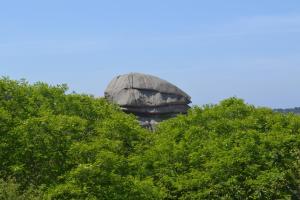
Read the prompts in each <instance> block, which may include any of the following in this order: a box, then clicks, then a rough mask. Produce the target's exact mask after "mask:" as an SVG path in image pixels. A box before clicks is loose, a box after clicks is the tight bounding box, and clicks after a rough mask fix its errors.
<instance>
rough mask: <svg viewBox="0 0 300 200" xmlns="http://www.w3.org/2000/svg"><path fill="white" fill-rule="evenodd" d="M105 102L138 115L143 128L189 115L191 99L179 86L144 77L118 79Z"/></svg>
mask: <svg viewBox="0 0 300 200" xmlns="http://www.w3.org/2000/svg"><path fill="white" fill-rule="evenodd" d="M105 98H106V99H108V100H109V101H111V102H113V103H116V104H118V105H120V106H121V108H122V109H123V110H124V111H125V112H128V113H133V114H135V115H137V116H138V117H139V119H140V121H141V123H142V124H143V123H147V122H149V123H150V122H151V121H152V123H156V122H159V121H162V120H164V119H167V118H170V117H173V116H176V115H177V114H179V113H186V112H187V110H188V109H189V106H188V104H189V103H191V97H190V96H189V95H187V94H186V93H185V92H183V91H182V90H181V89H179V88H178V87H176V86H175V85H173V84H171V83H169V82H167V81H165V80H162V79H160V78H158V77H155V76H152V75H146V74H140V73H130V74H125V75H121V76H117V77H115V78H114V79H113V80H112V81H111V82H110V83H109V85H108V87H107V89H106V90H105Z"/></svg>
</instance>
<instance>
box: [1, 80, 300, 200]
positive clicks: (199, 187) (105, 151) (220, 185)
mask: <svg viewBox="0 0 300 200" xmlns="http://www.w3.org/2000/svg"><path fill="white" fill-rule="evenodd" d="M66 91H67V87H66V86H65V85H60V86H49V85H47V84H44V83H36V84H33V85H30V84H28V83H27V82H26V81H24V80H22V81H13V80H10V79H8V78H2V79H0V200H1V199H16V200H26V199H48V200H50V199H57V200H58V199H65V200H67V199H80V200H81V199H299V198H300V196H299V195H300V188H299V186H300V149H299V148H300V117H299V116H296V115H293V114H288V115H283V114H280V113H275V112H273V111H272V110H270V109H267V108H255V107H254V106H251V105H247V104H245V103H244V102H243V101H242V100H240V99H237V98H230V99H226V100H224V101H222V102H220V104H218V105H206V106H203V107H194V108H192V109H190V111H189V113H188V114H187V115H180V116H178V117H176V118H174V119H171V120H167V121H165V122H163V123H161V124H160V125H159V126H158V127H157V130H156V131H155V132H149V131H147V130H145V129H143V128H141V127H140V126H139V124H138V122H137V120H136V119H135V117H134V116H132V115H127V114H125V113H123V112H122V111H120V109H119V108H118V107H117V106H115V105H111V104H110V103H108V102H106V101H105V100H104V99H101V98H95V97H93V96H88V95H79V94H66Z"/></svg>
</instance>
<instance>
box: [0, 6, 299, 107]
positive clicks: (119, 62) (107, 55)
mask: <svg viewBox="0 0 300 200" xmlns="http://www.w3.org/2000/svg"><path fill="white" fill-rule="evenodd" d="M128 72H142V73H149V74H153V75H157V76H159V77H162V78H164V79H166V80H169V81H170V82H172V83H174V84H176V85H178V86H179V87H180V88H182V89H183V90H185V91H186V92H187V93H189V94H190V95H191V96H192V100H193V103H194V104H198V105H202V104H207V103H217V102H218V101H220V100H222V99H224V98H227V97H231V96H236V97H240V98H243V99H245V100H246V102H248V103H251V104H254V105H257V106H268V107H283V108H285V107H295V106H300V92H299V86H300V78H299V75H300V1H299V0H286V1H282V0H244V1H241V0H226V1H224V0H209V1H208V0H207V1H204V0H185V1H183V0H180V1H179V0H126V1H125V0H112V1H108V0H107V1H101V0H86V1H79V0H72V1H71V0H51V1H50V0H48V1H46V0H45V1H40V0H35V1H34V0H26V1H22V0H19V1H16V0H9V1H4V0H2V1H1V0H0V75H3V76H9V77H10V78H12V79H20V78H26V79H27V80H28V81H30V82H36V81H43V82H47V83H50V84H60V83H67V84H68V85H69V87H70V89H71V90H74V91H76V92H78V93H88V94H94V95H96V96H102V95H103V91H104V89H105V87H106V85H107V84H108V82H109V81H110V79H112V78H113V77H114V76H116V75H118V74H123V73H128Z"/></svg>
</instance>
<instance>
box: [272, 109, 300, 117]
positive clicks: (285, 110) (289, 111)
mask: <svg viewBox="0 0 300 200" xmlns="http://www.w3.org/2000/svg"><path fill="white" fill-rule="evenodd" d="M274 111H276V112H280V113H295V114H298V115H300V107H295V108H286V109H282V108H279V109H274Z"/></svg>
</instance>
